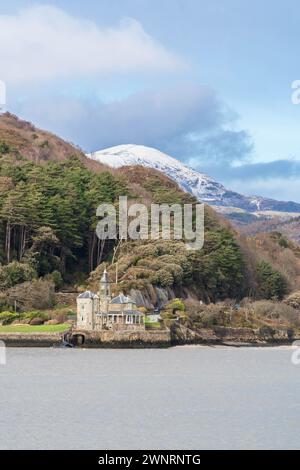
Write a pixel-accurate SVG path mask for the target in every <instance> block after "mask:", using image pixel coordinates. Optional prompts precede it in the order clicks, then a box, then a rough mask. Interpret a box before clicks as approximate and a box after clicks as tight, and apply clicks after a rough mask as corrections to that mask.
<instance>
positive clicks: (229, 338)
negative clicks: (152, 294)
mask: <svg viewBox="0 0 300 470" xmlns="http://www.w3.org/2000/svg"><path fill="white" fill-rule="evenodd" d="M299 338H300V336H299V335H296V334H294V333H293V332H292V331H290V330H285V329H281V330H279V329H277V330H274V329H258V330H255V329H251V328H228V327H220V326H219V327H214V328H210V329H199V330H197V331H193V330H180V331H178V329H174V328H171V329H170V330H169V329H166V330H158V331H147V330H145V331H118V332H116V331H111V330H108V331H98V332H95V331H90V332H89V331H81V330H70V331H67V332H63V333H41V332H39V333H1V334H0V341H3V342H4V343H5V345H6V346H8V347H60V346H63V342H64V341H65V340H66V341H68V342H69V343H71V344H72V345H73V346H76V347H84V348H168V347H172V346H179V345H207V346H210V345H211V346H215V345H222V346H236V347H239V346H248V347H251V346H255V347H257V346H278V345H290V344H291V343H292V342H293V341H295V340H296V339H299Z"/></svg>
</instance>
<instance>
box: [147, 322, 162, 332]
mask: <svg viewBox="0 0 300 470" xmlns="http://www.w3.org/2000/svg"><path fill="white" fill-rule="evenodd" d="M145 326H146V329H147V330H157V329H160V328H161V325H160V322H158V321H157V322H150V321H148V322H147V320H146V321H145Z"/></svg>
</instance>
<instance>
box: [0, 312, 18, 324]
mask: <svg viewBox="0 0 300 470" xmlns="http://www.w3.org/2000/svg"><path fill="white" fill-rule="evenodd" d="M18 319H20V315H19V314H18V313H15V312H1V313H0V323H2V325H10V323H12V322H13V321H14V320H18Z"/></svg>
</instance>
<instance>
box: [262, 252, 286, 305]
mask: <svg viewBox="0 0 300 470" xmlns="http://www.w3.org/2000/svg"><path fill="white" fill-rule="evenodd" d="M257 277H258V283H259V290H260V293H261V296H262V297H263V298H265V299H276V300H281V299H283V297H284V296H285V295H286V294H287V290H288V287H287V280H286V278H285V277H284V276H283V274H281V273H280V272H279V271H276V270H275V269H274V268H273V267H272V266H271V265H270V264H269V263H267V262H266V261H261V262H260V263H258V265H257Z"/></svg>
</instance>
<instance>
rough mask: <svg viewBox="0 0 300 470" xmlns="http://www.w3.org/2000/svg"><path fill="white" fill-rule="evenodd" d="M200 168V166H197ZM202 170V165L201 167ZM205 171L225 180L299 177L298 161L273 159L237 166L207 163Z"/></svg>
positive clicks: (299, 162) (299, 167)
mask: <svg viewBox="0 0 300 470" xmlns="http://www.w3.org/2000/svg"><path fill="white" fill-rule="evenodd" d="M199 169H200V168H199ZM202 170H203V167H202ZM205 171H209V172H210V174H211V175H213V176H214V177H215V178H221V179H222V180H225V181H227V182H230V181H233V180H242V181H251V180H259V179H263V180H276V179H279V180H282V179H283V178H286V179H294V178H300V161H297V160H275V161H272V162H261V163H248V164H243V165H239V166H232V165H224V166H212V165H207V166H206V168H205Z"/></svg>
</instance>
